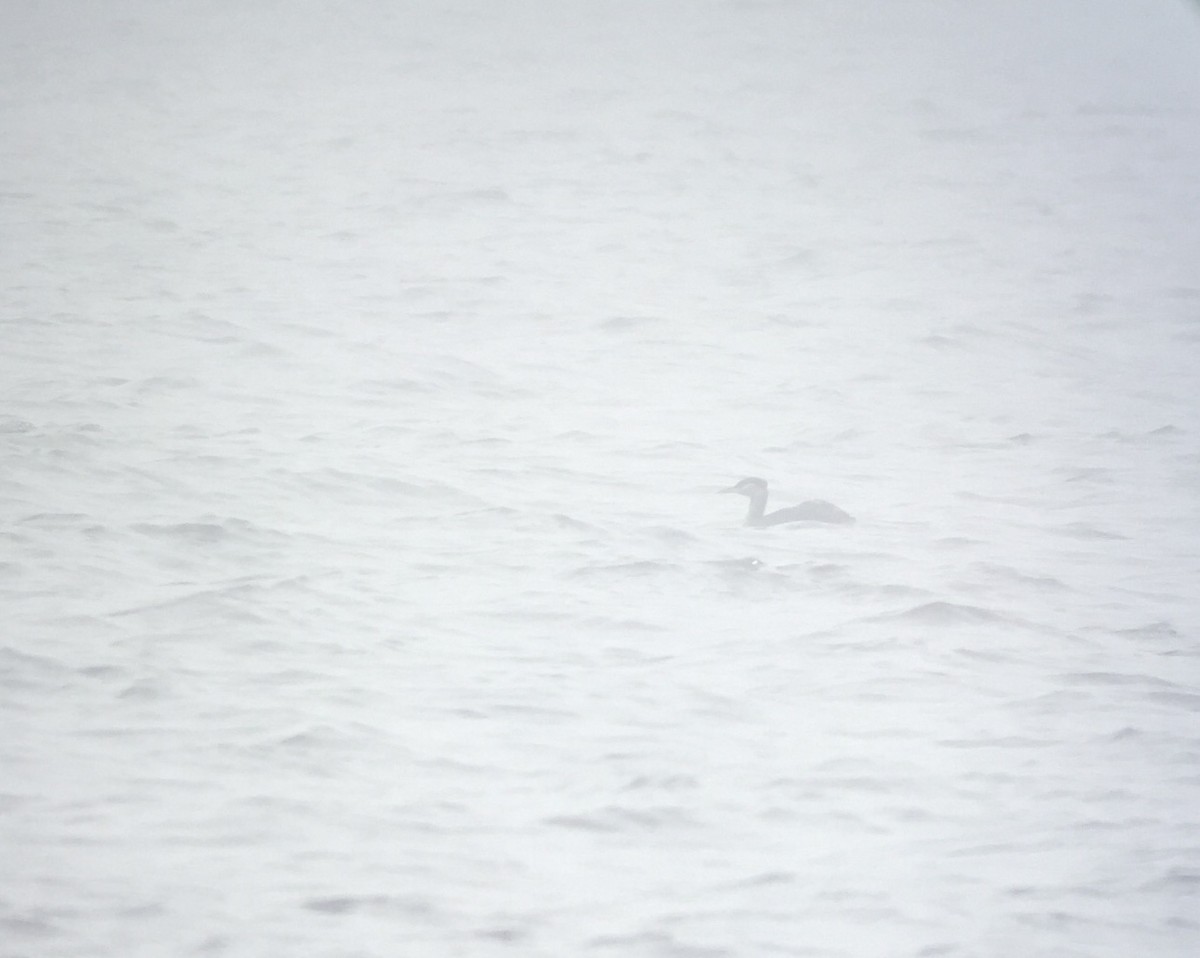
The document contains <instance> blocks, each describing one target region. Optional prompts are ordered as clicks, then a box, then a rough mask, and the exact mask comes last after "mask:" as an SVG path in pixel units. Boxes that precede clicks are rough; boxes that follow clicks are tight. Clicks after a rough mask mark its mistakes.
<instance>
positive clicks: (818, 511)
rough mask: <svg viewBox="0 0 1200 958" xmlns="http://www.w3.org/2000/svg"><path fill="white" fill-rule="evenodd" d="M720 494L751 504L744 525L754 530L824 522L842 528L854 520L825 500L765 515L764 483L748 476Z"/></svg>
mask: <svg viewBox="0 0 1200 958" xmlns="http://www.w3.org/2000/svg"><path fill="white" fill-rule="evenodd" d="M721 491H722V492H733V493H736V494H737V495H739V496H745V497H746V498H747V499H749V500H750V507H749V509H748V510H747V512H746V525H748V526H753V527H754V528H756V529H765V528H767V527H769V526H779V525H783V524H784V523H788V522H827V523H837V524H843V525H844V524H846V523H850V522H853V521H854V517H853V516H852V515H850V513H848V512H846V511H845V510H843V509H839V508H838V507H837V506H835V505H834V504H833V503H832V502H826V501H825V500H824V499H810V500H808V502H802V503H800V505H798V506H790V507H788V508H787V509H776V510H775V511H774V512H767V511H766V509H767V481H766V480H765V479H759V478H758V477H757V476H748V477H747V478H745V479H743V480H742V481H741V482H739V483H737V484H736V485H733V486H730V487H729V488H728V489H722V490H721Z"/></svg>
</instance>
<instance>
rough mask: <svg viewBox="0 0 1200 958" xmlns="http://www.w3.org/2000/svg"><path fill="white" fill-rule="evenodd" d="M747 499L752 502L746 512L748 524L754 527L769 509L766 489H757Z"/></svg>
mask: <svg viewBox="0 0 1200 958" xmlns="http://www.w3.org/2000/svg"><path fill="white" fill-rule="evenodd" d="M747 498H748V499H749V500H750V506H749V508H747V510H746V524H747V525H753V524H754V523H756V522H757V521H758V520H759V519H761V518H762V517H763V512H764V511H765V510H766V508H767V493H766V490H765V489H755V490H754V491H753V492H751V493H750V494H749V495H748V496H747Z"/></svg>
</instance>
